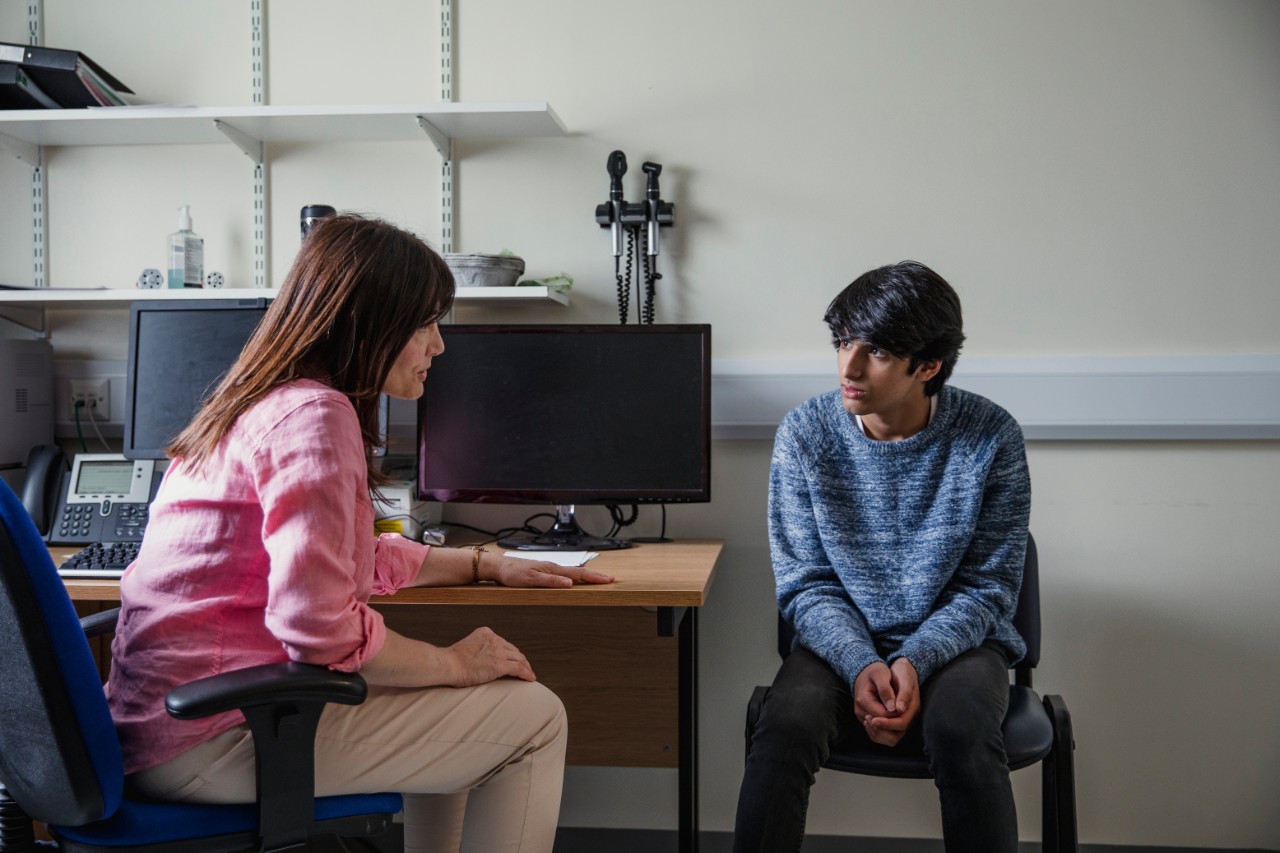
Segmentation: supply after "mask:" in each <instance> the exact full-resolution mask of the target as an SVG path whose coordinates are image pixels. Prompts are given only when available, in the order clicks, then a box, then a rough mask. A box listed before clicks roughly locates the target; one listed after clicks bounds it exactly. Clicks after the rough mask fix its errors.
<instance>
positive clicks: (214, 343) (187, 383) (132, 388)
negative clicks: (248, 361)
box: [123, 299, 269, 459]
mask: <svg viewBox="0 0 1280 853" xmlns="http://www.w3.org/2000/svg"><path fill="white" fill-rule="evenodd" d="M268 304H269V300H267V299H207V300H206V299H194V300H183V301H181V302H164V301H150V300H147V301H139V302H134V303H133V305H132V306H131V307H130V310H129V361H128V363H127V365H126V378H125V386H126V390H125V395H126V396H125V399H126V401H127V403H128V410H127V411H126V413H125V418H124V449H123V452H124V455H125V457H126V458H128V459H164V458H166V457H165V453H164V449H165V447H167V446H168V444H169V442H170V441H172V440H173V438H174V437H175V436H176V435H177V434H178V433H179V432H181V431H182V430H183V429H184V428H185V427H186V426H187V424H188V423H190V422H191V419H192V417H194V416H195V413H196V411H197V410H198V409H199V408H200V405H201V404H202V403H203V402H204V400H205V399H206V398H207V397H208V395H209V394H210V393H211V392H212V391H213V389H214V388H215V387H216V386H217V384H218V382H219V381H220V380H221V379H222V377H223V376H224V375H226V372H227V370H229V369H230V368H231V365H232V364H233V363H234V362H235V360H236V358H237V357H238V356H239V355H240V350H242V349H244V345H245V343H246V342H247V341H248V340H249V336H250V335H251V334H253V330H254V329H255V328H256V327H257V325H258V321H259V320H261V319H262V315H263V314H264V313H266V310H267V305H268Z"/></svg>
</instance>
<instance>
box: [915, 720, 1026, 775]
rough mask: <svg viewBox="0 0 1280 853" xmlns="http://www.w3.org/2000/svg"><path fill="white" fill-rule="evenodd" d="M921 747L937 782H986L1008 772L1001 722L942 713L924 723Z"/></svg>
mask: <svg viewBox="0 0 1280 853" xmlns="http://www.w3.org/2000/svg"><path fill="white" fill-rule="evenodd" d="M923 734H924V749H925V754H926V755H927V756H928V758H929V766H930V769H931V770H932V771H933V776H934V778H935V779H936V780H938V781H939V782H940V783H946V782H953V783H957V784H989V783H990V781H991V778H992V775H993V774H995V775H1000V774H1002V773H1007V772H1008V767H1007V764H1006V759H1005V751H1004V735H1003V734H1002V732H1001V729H1000V725H999V724H998V723H997V724H994V725H993V724H992V721H991V720H990V719H987V718H982V717H976V718H975V717H966V716H962V715H949V714H942V715H936V718H935V719H930V720H928V721H927V723H926V725H925V726H924V731H923Z"/></svg>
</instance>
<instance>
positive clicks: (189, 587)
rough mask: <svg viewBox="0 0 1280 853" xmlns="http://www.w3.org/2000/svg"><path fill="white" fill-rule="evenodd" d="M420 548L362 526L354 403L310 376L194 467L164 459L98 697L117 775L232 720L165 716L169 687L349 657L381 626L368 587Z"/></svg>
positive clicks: (229, 716) (364, 650)
mask: <svg viewBox="0 0 1280 853" xmlns="http://www.w3.org/2000/svg"><path fill="white" fill-rule="evenodd" d="M428 550H429V549H428V548H427V546H425V545H420V544H418V543H415V542H412V541H410V540H407V539H403V538H401V537H399V536H397V535H395V534H383V535H382V536H380V537H377V536H375V535H374V528H373V505H372V502H371V501H370V498H369V490H368V487H367V485H366V464H365V448H364V445H363V442H362V440H361V436H360V427H359V423H358V421H357V419H356V414H355V409H354V408H353V407H352V405H351V403H350V401H349V400H347V398H346V397H345V396H344V395H343V394H342V393H340V392H338V391H336V390H334V389H333V388H330V387H328V386H326V385H322V384H320V383H318V382H313V381H311V380H299V381H296V382H293V383H290V384H288V385H285V386H282V387H280V388H277V389H275V390H274V391H272V392H271V393H269V394H268V395H267V396H266V397H264V398H263V399H262V400H260V401H259V402H258V403H256V404H255V405H254V406H253V407H252V408H251V409H249V411H247V412H245V413H244V414H243V415H241V416H240V418H239V420H238V421H237V422H236V424H235V426H234V427H233V428H232V429H231V431H230V432H229V433H228V434H227V436H226V437H225V438H224V439H223V441H222V442H221V443H220V444H219V446H218V447H217V449H216V451H215V452H214V453H213V454H212V455H211V456H210V457H209V459H208V460H207V461H206V462H205V464H204V465H203V466H202V467H201V469H200V470H199V471H193V470H192V469H191V468H190V467H189V466H187V465H186V464H185V463H184V462H183V461H182V460H175V461H174V462H173V464H172V465H171V466H170V467H169V470H168V472H167V473H166V474H165V477H164V482H163V483H162V485H161V487H160V491H159V494H158V495H157V496H156V500H155V501H154V502H153V503H152V505H151V516H150V521H149V523H148V525H147V532H146V535H145V537H144V538H143V542H142V547H141V549H140V550H139V552H138V559H137V560H136V561H135V562H134V563H133V564H132V565H131V566H130V567H129V568H128V569H127V570H126V571H125V573H124V577H123V578H121V581H120V604H121V607H120V621H119V625H118V627H117V631H116V635H115V639H114V641H113V642H112V644H111V653H112V666H111V675H110V678H109V680H108V683H107V701H108V704H109V705H110V708H111V714H112V717H113V718H114V719H115V723H116V730H117V732H118V733H119V735H120V746H121V749H122V751H123V753H124V763H125V772H126V773H132V772H135V771H137V770H142V769H145V768H147V767H152V766H154V765H157V764H160V763H162V762H164V761H167V760H168V759H170V758H173V757H174V756H176V755H178V754H179V753H181V752H184V751H185V750H187V749H190V748H191V747H193V746H195V745H196V744H199V743H202V742H204V741H205V740H208V739H209V738H211V737H213V736H214V735H217V734H220V733H221V732H223V731H226V730H227V729H229V728H232V727H233V726H236V725H238V724H240V723H242V722H243V721H244V717H243V715H242V714H241V713H240V712H239V711H232V712H228V713H225V714H218V715H215V716H212V717H207V718H205V719H202V720H194V721H179V720H174V719H173V718H171V717H170V716H169V715H168V713H167V712H166V711H165V709H164V697H165V695H166V694H167V693H168V692H169V691H170V690H171V689H173V688H174V687H176V686H177V685H179V684H182V683H184V682H187V681H192V680H194V679H197V678H203V677H205V676H208V675H215V674H217V673H221V672H229V671H231V670H236V669H241V668H244V667H247V666H255V665H257V664H263V663H275V662H279V661H286V660H295V661H301V662H304V663H312V664H321V665H324V666H328V667H331V668H333V669H337V670H343V671H348V672H350V671H354V670H358V669H359V668H360V667H361V666H362V665H363V664H364V663H365V661H367V660H369V659H370V658H371V657H373V656H374V655H376V654H377V653H378V651H379V650H380V649H381V648H382V644H383V642H384V641H385V639H386V628H385V626H384V625H383V622H382V617H381V615H380V614H379V613H377V611H375V610H373V609H372V608H370V607H369V604H368V601H369V596H370V595H384V594H389V593H392V592H394V591H396V590H397V589H399V588H401V587H403V586H404V585H406V584H407V583H409V582H410V581H412V580H413V579H414V578H415V577H416V576H417V573H418V569H419V567H420V566H421V565H422V561H423V559H424V558H425V557H426V554H427V551H428Z"/></svg>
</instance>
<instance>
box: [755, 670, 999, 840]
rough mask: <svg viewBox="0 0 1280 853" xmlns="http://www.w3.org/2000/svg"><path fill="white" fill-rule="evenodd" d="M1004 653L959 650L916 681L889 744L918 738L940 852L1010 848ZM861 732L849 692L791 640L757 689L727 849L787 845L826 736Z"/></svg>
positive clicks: (830, 740) (854, 737)
mask: <svg viewBox="0 0 1280 853" xmlns="http://www.w3.org/2000/svg"><path fill="white" fill-rule="evenodd" d="M1008 704H1009V663H1008V660H1007V659H1006V658H1005V655H1004V653H1003V652H1002V651H1001V650H1000V649H999V648H997V647H995V646H985V645H984V646H981V647H979V648H977V649H974V650H972V651H970V652H966V653H965V654H963V655H961V656H960V657H958V658H956V659H955V660H953V661H951V663H949V664H947V665H946V666H944V667H943V668H942V669H940V670H938V671H937V672H935V673H934V674H933V675H932V676H931V677H930V678H929V679H928V680H927V681H926V682H925V683H924V684H923V685H921V688H920V713H919V715H918V716H917V717H916V720H915V721H914V722H913V723H912V726H911V728H910V729H908V730H907V734H906V735H905V736H904V737H903V739H902V741H901V742H900V743H899V744H898V746H896V747H892V749H904V748H914V749H916V750H919V749H921V748H923V750H924V753H925V755H926V756H927V757H928V759H929V769H930V771H931V772H932V773H933V779H934V784H935V785H937V787H938V794H939V799H940V800H941V802H942V835H943V839H944V842H945V846H946V850H947V853H1016V851H1017V848H1018V819H1017V813H1016V812H1015V810H1014V803H1013V789H1012V787H1011V785H1010V784H1009V768H1008V765H1007V763H1006V759H1005V752H1004V738H1003V736H1002V735H1001V732H1000V726H1001V723H1002V721H1003V720H1004V714H1005V710H1006V709H1007V707H1008ZM846 740H847V741H849V742H851V743H854V742H856V743H861V744H865V745H868V746H870V747H871V748H873V749H890V747H884V746H880V745H877V744H873V743H871V742H870V739H869V738H868V737H867V734H866V732H865V731H864V730H863V728H862V725H861V724H860V723H858V722H857V720H855V719H854V714H853V693H852V690H851V686H850V685H848V684H845V683H844V682H843V681H842V680H841V679H840V677H839V676H838V675H836V673H835V672H834V671H833V670H832V669H831V667H830V666H828V665H827V664H826V663H825V662H824V661H823V660H822V659H821V658H819V657H817V656H816V655H815V654H813V652H811V651H809V650H808V649H805V648H797V649H796V650H795V651H793V652H792V653H791V654H790V655H789V656H788V657H787V658H786V660H784V661H783V662H782V667H781V668H780V669H779V670H778V675H777V677H776V678H775V679H774V681H773V686H772V688H770V690H769V695H768V697H767V698H766V699H765V703H764V707H763V709H762V710H761V714H760V719H759V721H758V722H757V724H756V728H755V732H754V735H753V736H752V740H751V750H750V752H749V754H748V755H747V766H746V773H745V775H744V776H743V779H742V789H741V791H740V793H739V795H738V817H737V825H736V826H735V829H734V842H733V849H734V853H791V851H799V850H800V843H801V841H802V840H803V839H804V824H805V814H806V812H807V811H808V808H809V789H810V788H811V787H812V786H813V780H814V777H815V775H816V774H817V772H818V768H819V766H820V765H821V764H822V762H824V761H825V760H826V759H827V756H828V755H829V754H830V753H831V749H832V746H833V745H834V744H838V743H841V742H843V741H846Z"/></svg>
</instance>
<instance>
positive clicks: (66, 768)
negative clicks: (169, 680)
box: [0, 484, 401, 853]
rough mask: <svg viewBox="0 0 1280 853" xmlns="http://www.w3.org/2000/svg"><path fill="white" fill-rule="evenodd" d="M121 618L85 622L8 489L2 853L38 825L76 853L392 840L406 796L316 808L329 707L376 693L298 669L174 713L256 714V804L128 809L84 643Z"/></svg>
mask: <svg viewBox="0 0 1280 853" xmlns="http://www.w3.org/2000/svg"><path fill="white" fill-rule="evenodd" d="M115 615H116V611H114V610H113V611H109V612H107V613H104V614H98V615H96V616H93V617H86V619H85V620H84V622H83V623H82V622H81V621H80V620H78V619H77V618H76V614H75V610H74V608H73V607H72V604H71V600H70V598H69V597H68V596H67V592H66V589H65V587H64V586H63V584H62V581H61V579H60V578H59V577H58V574H57V572H56V571H55V569H54V566H53V562H52V560H51V559H50V557H49V552H48V550H47V549H46V547H45V544H44V542H43V541H42V540H41V538H40V535H39V534H38V533H37V532H36V528H35V525H34V524H33V523H32V521H31V518H30V517H29V516H28V515H27V513H26V511H25V510H24V509H23V506H22V504H21V502H19V501H18V499H17V497H16V496H15V495H14V494H13V491H12V490H11V489H10V488H9V486H8V485H7V484H5V485H4V486H3V488H0V650H2V653H0V684H3V685H4V689H3V691H0V720H3V723H2V724H0V853H14V851H26V850H31V849H34V846H35V845H34V841H33V830H32V820H33V819H34V820H38V821H42V822H44V823H46V824H48V825H49V829H50V832H51V833H52V834H53V836H54V838H55V839H56V840H57V841H58V844H59V846H60V847H61V848H62V849H63V850H66V851H69V853H91V851H99V853H101V852H102V851H121V850H123V849H129V850H143V851H151V853H221V851H255V850H256V851H271V850H281V849H284V848H287V847H293V846H297V845H300V844H303V843H305V842H306V840H307V839H308V838H311V837H316V836H324V835H340V836H347V837H360V836H372V835H378V834H380V833H382V832H384V831H386V830H387V829H388V828H389V826H390V824H391V817H392V815H393V814H394V813H395V812H398V811H400V808H401V798H400V795H399V794H361V795H348V796H338V797H321V798H318V799H317V798H316V797H315V795H314V791H315V779H314V777H315V767H314V756H313V754H312V750H313V748H314V743H315V732H316V723H317V722H318V720H319V718H320V712H321V710H322V709H323V707H324V704H325V703H326V702H338V703H342V704H345V705H358V704H360V703H361V702H363V701H364V698H365V693H366V691H367V687H366V685H365V682H364V679H362V678H361V677H360V676H359V675H354V674H346V673H337V672H331V671H329V670H327V669H325V668H323V667H315V666H308V665H304V664H297V663H282V664H270V665H266V666H258V667H250V668H248V669H243V670H240V671H237V672H228V673H223V674H220V675H216V676H213V677H210V678H204V679H200V680H199V681H194V682H191V683H189V684H185V685H182V686H181V687H179V688H178V689H176V690H174V691H173V692H172V693H170V695H169V697H168V699H167V702H166V705H167V707H168V709H169V713H170V714H172V715H173V716H174V717H177V718H179V719H196V718H199V717H204V716H208V715H210V714H216V713H220V712H223V711H229V710H234V709H241V710H242V711H243V712H244V714H245V717H246V718H247V719H248V721H249V726H250V728H251V730H252V732H253V742H254V748H255V750H256V751H257V785H258V801H257V803H256V804H246V805H217V806H204V805H188V804H181V803H163V802H147V801H140V800H134V799H130V798H129V797H127V796H126V795H125V794H124V770H123V763H122V760H121V755H120V744H119V741H118V740H117V738H116V732H115V727H114V725H113V724H112V721H111V715H110V713H109V712H108V710H107V703H106V699H105V697H104V695H103V692H102V682H101V679H100V677H99V675H98V670H97V667H96V666H95V664H94V661H93V657H92V655H91V653H90V650H89V644H88V641H87V639H86V637H87V636H94V635H97V634H103V633H108V632H110V631H111V630H113V629H114V625H115Z"/></svg>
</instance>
